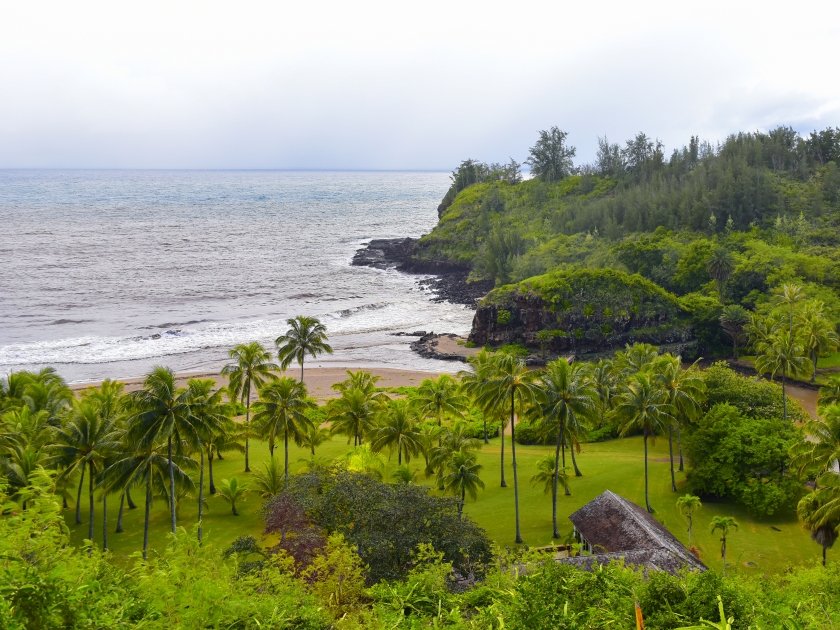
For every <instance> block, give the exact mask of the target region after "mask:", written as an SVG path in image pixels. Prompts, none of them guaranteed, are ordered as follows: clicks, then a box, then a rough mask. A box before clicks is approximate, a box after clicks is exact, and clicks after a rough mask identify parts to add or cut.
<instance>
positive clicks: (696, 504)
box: [677, 494, 703, 547]
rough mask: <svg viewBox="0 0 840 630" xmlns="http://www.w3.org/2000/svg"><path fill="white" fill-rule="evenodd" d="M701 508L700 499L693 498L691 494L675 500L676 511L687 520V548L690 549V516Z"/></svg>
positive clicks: (692, 522)
mask: <svg viewBox="0 0 840 630" xmlns="http://www.w3.org/2000/svg"><path fill="white" fill-rule="evenodd" d="M701 507H703V504H702V503H701V502H700V497H695V496H694V495H693V494H687V495H685V496H683V497H680V498H679V499H677V509H678V510H679V511H680V513H681V514H683V515H684V516H685V517H686V518H687V519H688V546H689V547H691V528H692V525H693V524H694V521H693V519H692V515H693V514H694V512H696V511H697V510H699V509H700V508H701Z"/></svg>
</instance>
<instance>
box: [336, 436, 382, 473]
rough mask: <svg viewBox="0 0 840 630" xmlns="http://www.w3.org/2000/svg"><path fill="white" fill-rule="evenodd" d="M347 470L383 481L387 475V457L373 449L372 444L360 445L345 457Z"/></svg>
mask: <svg viewBox="0 0 840 630" xmlns="http://www.w3.org/2000/svg"><path fill="white" fill-rule="evenodd" d="M345 458H346V459H347V470H352V471H354V472H360V473H363V474H365V475H370V476H371V477H375V478H376V479H378V480H380V481H381V480H382V477H383V476H384V475H385V457H384V456H383V455H382V454H381V453H376V452H374V451H373V449H371V447H370V444H360V445H359V446H357V447H355V448H354V449H353V450H352V451H348V452H347V454H346V455H345Z"/></svg>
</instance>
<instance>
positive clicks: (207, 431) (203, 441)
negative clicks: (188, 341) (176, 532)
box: [187, 378, 229, 541]
mask: <svg viewBox="0 0 840 630" xmlns="http://www.w3.org/2000/svg"><path fill="white" fill-rule="evenodd" d="M215 386H216V381H215V380H213V379H197V378H191V379H190V380H188V381H187V389H188V390H189V406H190V416H191V421H192V424H193V426H194V427H195V435H194V437H195V438H197V439H196V441H195V443H194V444H191V446H193V447H195V448H196V449H197V450H198V453H199V462H200V464H199V473H198V532H197V534H198V540H199V541H200V540H201V534H202V522H201V519H202V516H203V511H204V453H205V449H206V445H207V443H208V442H212V440H213V437H214V436H215V435H218V434H219V433H221V432H223V431H224V430H225V429H226V425H227V421H228V420H229V418H228V416H227V410H228V405H226V404H225V402H224V400H223V398H222V390H216V391H214V388H215Z"/></svg>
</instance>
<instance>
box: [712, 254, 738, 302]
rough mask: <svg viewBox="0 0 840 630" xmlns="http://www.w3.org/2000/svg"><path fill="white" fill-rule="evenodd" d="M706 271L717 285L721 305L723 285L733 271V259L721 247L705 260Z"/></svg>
mask: <svg viewBox="0 0 840 630" xmlns="http://www.w3.org/2000/svg"><path fill="white" fill-rule="evenodd" d="M706 271H707V272H708V273H709V275H710V276H711V277H712V280H714V281H715V284H717V292H718V296H719V298H720V301H721V303H723V285H724V283H725V282H726V281H727V280H728V279H729V276H731V275H732V272H733V271H735V258H734V257H733V256H732V254H730V253H729V252H728V251H726V250H725V249H724V248H722V247H718V248H717V249H714V250H713V251H712V253H711V254H709V257H708V258H707V259H706Z"/></svg>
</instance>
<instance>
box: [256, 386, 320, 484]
mask: <svg viewBox="0 0 840 630" xmlns="http://www.w3.org/2000/svg"><path fill="white" fill-rule="evenodd" d="M259 392H260V399H259V400H258V401H257V403H256V405H254V406H255V407H256V409H257V411H256V413H255V414H254V421H255V422H256V423H257V424H258V425H259V427H260V433H261V435H262V436H263V437H264V438H267V439H268V450H269V453H270V454H271V456H273V455H274V440H275V439H276V438H277V437H278V436H280V435H282V436H283V446H284V453H285V455H284V457H285V459H284V461H285V464H284V476H285V477H286V479H288V478H289V438H290V437H291V438H292V439H293V440H294V441H295V444H301V443H302V441H303V436H304V435H305V434H306V433H307V432H308V431H309V428H310V427H311V426H312V420H310V419H309V416H308V415H306V412H307V411H309V410H310V409H313V408H314V407H315V403H314V402H312V400H311V399H310V398H309V397H308V396H307V392H306V385H304V384H303V382H301V381H296V380H295V379H293V378H290V377H288V376H284V377H282V378H279V379H277V380H273V381H271V382H269V383H266V384H265V385H263V386H262V387H260V390H259Z"/></svg>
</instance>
